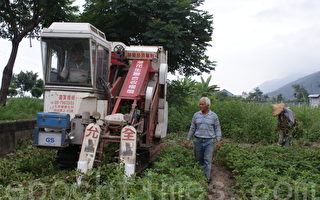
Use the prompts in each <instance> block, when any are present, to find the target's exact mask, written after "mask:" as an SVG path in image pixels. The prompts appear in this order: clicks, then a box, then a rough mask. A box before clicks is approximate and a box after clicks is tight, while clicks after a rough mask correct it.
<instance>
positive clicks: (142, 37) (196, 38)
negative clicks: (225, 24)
mask: <svg viewBox="0 0 320 200" xmlns="http://www.w3.org/2000/svg"><path fill="white" fill-rule="evenodd" d="M203 1H204V0H165V1H163V0H154V1H149V0H134V1H133V0H113V1H110V0H109V1H106V0H87V3H86V4H85V9H84V12H83V13H82V15H81V21H86V22H90V23H91V24H93V25H95V26H96V27H97V28H99V29H101V30H102V31H103V32H105V34H106V37H107V39H108V40H110V41H121V42H123V43H125V44H126V45H161V46H164V48H165V49H166V50H168V54H169V56H168V57H169V58H168V59H169V60H168V62H169V72H175V71H178V72H179V73H181V74H185V75H194V74H200V73H202V72H210V71H211V70H214V66H215V63H214V62H213V61H210V59H209V57H208V56H207V55H206V54H205V51H206V49H207V47H209V46H210V44H209V42H210V41H211V39H212V38H211V35H212V31H213V28H212V15H210V14H208V12H206V11H202V10H199V9H198V7H199V6H200V5H201V4H202V3H203Z"/></svg>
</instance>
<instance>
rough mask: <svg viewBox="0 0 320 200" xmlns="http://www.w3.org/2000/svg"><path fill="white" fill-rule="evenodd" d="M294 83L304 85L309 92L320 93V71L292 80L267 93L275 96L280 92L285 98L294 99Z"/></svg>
mask: <svg viewBox="0 0 320 200" xmlns="http://www.w3.org/2000/svg"><path fill="white" fill-rule="evenodd" d="M292 85H300V86H302V87H304V88H305V89H306V90H307V91H308V93H309V94H320V71H319V72H315V73H313V74H309V75H307V76H304V77H302V78H299V79H298V80H295V81H292V82H290V83H288V84H286V85H284V86H282V87H280V88H279V89H277V90H275V91H273V92H269V93H267V94H268V96H269V97H270V98H272V97H275V96H277V95H278V94H282V96H283V97H284V98H286V99H290V100H292V99H294V96H293V95H294V89H293V88H292Z"/></svg>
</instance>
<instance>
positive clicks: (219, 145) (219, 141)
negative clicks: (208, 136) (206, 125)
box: [214, 117, 222, 149]
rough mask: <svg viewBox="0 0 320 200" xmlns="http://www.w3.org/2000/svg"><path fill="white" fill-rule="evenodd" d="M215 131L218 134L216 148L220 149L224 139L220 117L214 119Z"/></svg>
mask: <svg viewBox="0 0 320 200" xmlns="http://www.w3.org/2000/svg"><path fill="white" fill-rule="evenodd" d="M214 131H215V134H216V140H217V142H216V149H220V147H221V139H222V134H221V126H220V121H219V118H218V117H216V119H215V120H214Z"/></svg>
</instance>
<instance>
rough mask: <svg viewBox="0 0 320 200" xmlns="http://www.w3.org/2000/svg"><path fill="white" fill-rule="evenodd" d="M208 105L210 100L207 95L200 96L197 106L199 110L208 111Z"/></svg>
mask: <svg viewBox="0 0 320 200" xmlns="http://www.w3.org/2000/svg"><path fill="white" fill-rule="evenodd" d="M210 105H211V102H210V99H209V98H208V97H202V98H201V99H200V100H199V108H200V110H201V111H202V112H207V111H209V108H210Z"/></svg>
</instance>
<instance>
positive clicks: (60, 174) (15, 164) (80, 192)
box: [0, 145, 207, 200]
mask: <svg viewBox="0 0 320 200" xmlns="http://www.w3.org/2000/svg"><path fill="white" fill-rule="evenodd" d="M54 158H55V153H54V151H50V150H44V149H37V148H34V147H32V146H26V147H24V148H21V149H19V150H18V151H17V152H16V153H15V155H14V156H11V157H7V158H4V159H1V160H0V199H1V200H5V199H6V200H7V199H46V200H47V199H54V200H56V199H68V200H69V199H110V200H111V199H117V200H118V199H141V200H146V199H205V198H206V196H207V189H206V187H207V186H206V182H205V178H204V175H203V172H202V169H201V167H200V166H199V165H198V164H197V163H196V162H195V160H194V155H193V152H192V150H190V149H186V148H184V147H181V146H178V145H171V146H169V147H168V148H166V149H165V150H164V151H163V152H162V153H160V155H159V157H158V159H157V160H156V161H155V162H154V163H153V165H152V167H151V168H149V169H147V170H146V171H144V172H143V174H142V175H141V176H132V177H130V178H127V177H125V176H124V175H123V174H124V173H123V168H122V167H121V165H119V164H118V163H105V164H104V165H102V166H101V167H97V168H94V169H93V170H90V171H89V172H88V173H87V174H85V175H84V177H83V179H82V184H81V186H78V185H77V183H76V182H77V181H76V180H77V177H78V176H79V175H80V174H79V172H77V171H76V170H61V169H59V168H57V167H55V164H54Z"/></svg>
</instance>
